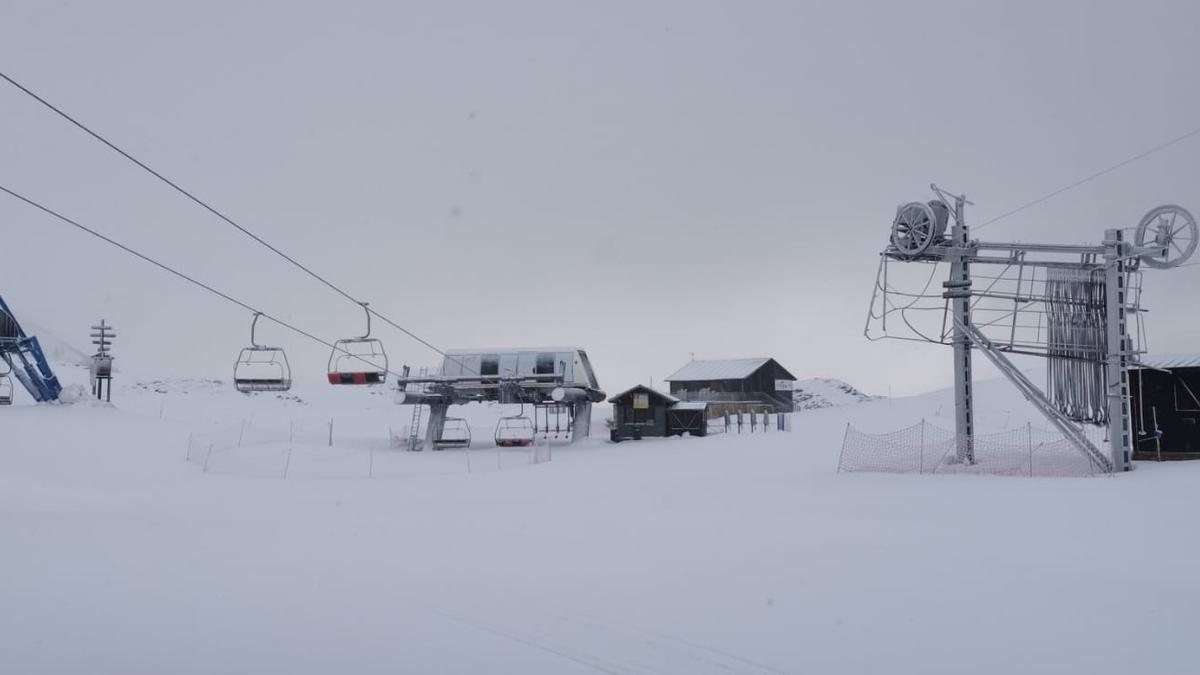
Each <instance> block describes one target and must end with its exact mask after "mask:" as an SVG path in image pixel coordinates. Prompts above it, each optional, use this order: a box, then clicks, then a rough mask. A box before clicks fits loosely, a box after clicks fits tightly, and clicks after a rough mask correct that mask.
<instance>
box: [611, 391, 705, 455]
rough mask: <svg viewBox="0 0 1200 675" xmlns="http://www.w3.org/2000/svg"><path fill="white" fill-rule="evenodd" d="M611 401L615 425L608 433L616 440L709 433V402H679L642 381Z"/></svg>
mask: <svg viewBox="0 0 1200 675" xmlns="http://www.w3.org/2000/svg"><path fill="white" fill-rule="evenodd" d="M608 401H609V403H612V406H613V427H612V430H611V432H610V434H609V435H610V437H611V438H612V440H613V441H623V440H630V439H635V440H636V439H640V438H643V437H647V436H682V435H683V434H685V433H686V434H691V435H693V436H704V435H706V434H707V433H708V417H709V409H708V407H709V406H708V404H707V403H702V402H701V403H691V402H684V401H680V400H679V399H677V398H675V397H674V396H671V395H669V394H664V393H662V392H661V391H656V390H654V389H651V388H650V387H647V386H645V385H642V384H639V385H637V386H636V387H632V388H630V389H626V390H625V391H623V392H621V393H620V394H617V395H616V396H613V397H612V398H610V399H608Z"/></svg>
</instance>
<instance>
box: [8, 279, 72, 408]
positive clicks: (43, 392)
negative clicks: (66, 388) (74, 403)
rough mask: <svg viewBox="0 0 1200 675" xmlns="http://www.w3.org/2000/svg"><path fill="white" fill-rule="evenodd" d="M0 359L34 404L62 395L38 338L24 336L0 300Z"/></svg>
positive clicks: (10, 312) (9, 311) (56, 378)
mask: <svg viewBox="0 0 1200 675" xmlns="http://www.w3.org/2000/svg"><path fill="white" fill-rule="evenodd" d="M0 359H3V360H4V362H5V363H7V364H8V365H9V367H10V368H11V369H12V374H13V377H15V378H17V381H19V382H20V383H21V384H22V385H24V386H25V389H27V390H28V391H29V395H30V396H33V400H35V401H39V402H41V401H57V400H58V395H59V394H60V393H62V385H61V384H59V383H58V377H56V376H55V375H54V371H53V370H51V369H50V364H49V363H47V362H46V355H45V354H43V353H42V346H41V345H40V344H38V339H37V338H36V337H34V336H32V335H26V334H25V331H24V330H22V329H21V324H19V323H17V317H16V316H15V315H13V313H12V310H11V309H9V308H8V305H7V304H5V302H4V298H3V297H0Z"/></svg>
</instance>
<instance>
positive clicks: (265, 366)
mask: <svg viewBox="0 0 1200 675" xmlns="http://www.w3.org/2000/svg"><path fill="white" fill-rule="evenodd" d="M260 316H262V312H255V313H254V320H253V321H251V322H250V346H249V347H244V348H243V349H242V351H241V353H240V354H238V360H237V363H236V364H234V367H233V384H234V387H236V388H237V390H238V391H240V392H242V393H243V394H248V393H250V392H255V391H287V390H289V389H291V388H292V367H291V366H290V365H289V364H288V360H287V354H286V353H284V351H283V349H281V348H279V347H266V346H263V345H260V344H258V343H257V342H256V341H255V339H254V331H255V328H256V327H257V325H258V317H260Z"/></svg>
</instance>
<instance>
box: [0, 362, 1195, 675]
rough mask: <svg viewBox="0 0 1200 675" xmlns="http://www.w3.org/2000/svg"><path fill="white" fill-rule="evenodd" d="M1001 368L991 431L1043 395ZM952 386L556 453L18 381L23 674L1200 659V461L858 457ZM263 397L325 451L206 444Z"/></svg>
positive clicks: (477, 411) (199, 394) (1, 619)
mask: <svg viewBox="0 0 1200 675" xmlns="http://www.w3.org/2000/svg"><path fill="white" fill-rule="evenodd" d="M83 375H84V373H83V372H82V371H80V370H77V369H70V370H67V371H66V372H64V374H63V376H64V379H75V380H78V379H79V378H80V377H82V376H83ZM978 394H979V396H980V414H979V424H980V427H981V429H982V430H996V429H1000V428H1004V427H1006V426H1016V425H1019V424H1023V423H1024V422H1025V421H1026V420H1027V419H1029V418H1030V411H1029V410H1028V408H1027V407H1026V406H1025V405H1024V404H1023V403H1022V402H1021V401H1020V400H1019V399H1016V398H1015V396H1014V395H1013V394H1012V393H1011V392H1010V390H1009V388H1008V387H1007V386H1006V385H1005V384H1004V383H1001V382H993V383H980V385H979V387H978ZM950 401H951V397H950V394H949V393H947V392H938V393H935V394H930V395H928V396H923V397H916V398H911V399H894V400H875V401H868V402H864V403H861V404H859V405H853V406H845V407H833V408H824V409H818V410H811V411H807V412H805V413H804V414H802V415H797V416H796V419H795V431H794V432H791V433H779V432H769V433H766V434H756V435H742V436H736V435H734V436H714V437H708V438H703V439H670V440H646V441H642V442H637V443H621V444H619V445H612V444H608V443H606V442H604V441H603V440H602V438H601V434H602V433H603V425H601V424H597V425H596V429H595V430H594V431H595V433H596V435H597V437H596V438H594V439H592V440H591V441H589V442H587V443H583V444H579V445H576V446H573V447H563V448H554V451H553V461H550V462H548V463H539V464H530V463H529V462H527V461H521V457H519V456H515V455H504V454H502V453H500V452H499V451H497V450H495V449H494V448H491V447H489V446H490V443H488V437H490V434H491V428H490V426H491V425H492V424H493V423H494V420H495V419H496V417H498V415H499V414H500V411H499V409H496V408H486V407H482V406H473V407H468V408H467V409H466V411H467V412H468V414H469V418H470V419H471V422H472V427H473V432H474V433H475V435H476V438H477V443H476V449H474V450H472V451H470V453H469V455H468V453H465V452H463V451H461V450H453V451H445V452H440V453H432V452H426V453H419V454H414V453H406V452H402V451H396V450H391V449H389V448H388V441H387V439H388V430H389V429H399V428H401V427H403V426H404V425H406V424H407V423H408V415H409V411H408V408H406V407H397V406H395V405H394V404H393V403H392V402H391V400H390V397H389V396H388V395H387V394H386V393H384V392H379V393H375V392H368V391H364V390H358V389H354V390H339V389H336V388H333V387H328V386H324V387H317V388H313V389H311V390H303V391H299V392H297V393H296V396H294V397H292V396H289V397H275V396H271V395H259V396H254V397H249V398H248V397H243V396H241V395H238V394H235V393H233V392H231V391H230V390H229V386H228V383H225V384H222V385H218V384H215V383H213V382H205V381H163V382H159V383H147V384H146V385H144V386H139V385H134V384H133V383H124V385H122V383H121V382H120V381H118V388H117V391H116V392H115V393H114V405H113V406H104V405H96V404H89V403H84V404H77V405H73V406H32V405H18V406H14V407H12V408H10V409H0V540H2V541H3V542H4V548H3V555H2V556H0V608H2V609H0V663H3V664H4V665H3V667H2V668H0V670H3V672H11V673H89V674H97V673H206V674H207V673H218V672H219V673H276V672H278V673H290V674H297V673H330V672H344V673H523V674H525V673H595V672H602V673H689V674H690V673H731V672H732V673H876V672H893V673H956V674H957V673H963V672H970V673H1015V672H1021V673H1031V672H1044V673H1050V672H1054V673H1064V672H1088V673H1129V672H1148V673H1190V672H1194V670H1195V665H1194V664H1195V661H1196V655H1195V650H1194V648H1193V647H1192V644H1193V643H1192V642H1191V639H1192V637H1193V634H1194V632H1195V629H1196V627H1197V626H1198V625H1200V593H1198V585H1200V584H1198V582H1197V580H1196V579H1197V577H1196V575H1195V573H1194V571H1195V567H1196V565H1197V563H1198V562H1200V555H1198V554H1200V544H1198V543H1197V541H1196V538H1195V536H1194V531H1195V526H1194V510H1195V509H1196V507H1197V505H1198V504H1200V497H1197V491H1196V489H1195V486H1196V484H1197V480H1198V479H1200V465H1192V464H1173V465H1154V464H1149V465H1147V464H1140V465H1139V466H1138V470H1137V471H1135V472H1133V473H1132V474H1128V475H1123V476H1120V477H1117V478H1091V479H1088V478H1081V479H1020V478H999V477H987V476H914V475H906V476H898V475H883V474H841V475H839V474H837V473H836V466H837V459H838V451H839V447H840V441H841V437H842V434H843V432H844V429H845V425H846V424H847V422H851V423H853V424H854V425H855V426H856V427H859V428H862V429H864V430H867V431H888V430H892V429H896V428H900V427H902V426H907V425H908V424H911V423H913V422H914V421H916V420H918V419H920V418H922V417H925V418H929V419H930V420H939V419H940V420H941V423H942V424H944V425H948V424H952V423H951V422H949V421H948V420H951V419H952V415H953V411H952V405H951V403H950ZM600 414H603V413H600ZM329 419H333V421H334V446H333V447H329V446H328V443H327V441H326V443H325V444H322V443H321V442H320V438H321V436H320V435H319V434H318V433H317V431H314V430H321V429H324V430H325V431H327V427H324V426H323V425H327V424H328V420H329ZM243 423H245V424H246V425H248V426H249V428H250V429H251V430H258V431H259V432H261V433H263V434H267V435H269V434H275V433H282V431H281V430H283V429H285V428H287V429H288V430H289V431H291V432H293V433H294V432H295V431H296V429H297V427H300V428H302V429H303V430H304V431H303V433H302V434H301V435H302V437H303V440H302V443H300V442H298V443H297V445H302V446H303V447H302V448H301V450H298V451H297V452H298V453H299V454H298V455H297V457H300V455H303V457H304V460H307V461H306V462H305V461H300V460H298V459H296V458H294V461H297V464H296V465H295V466H294V467H293V470H291V471H290V472H289V473H288V477H287V478H286V479H284V478H283V477H282V474H276V473H274V472H273V471H274V468H275V467H277V462H278V459H279V457H280V455H279V454H278V453H277V454H275V455H273V456H269V457H268V458H267V459H266V460H263V461H261V462H257V463H256V461H255V456H256V455H257V456H259V459H261V456H262V455H263V453H264V452H266V451H265V450H264V447H265V445H267V444H256V443H255V442H251V441H246V442H245V444H244V445H243V447H242V448H235V449H234V450H232V451H231V452H232V453H233V454H231V455H229V457H230V458H232V459H230V460H228V462H227V463H225V464H222V465H220V468H223V469H225V470H222V471H218V470H209V471H205V470H204V468H203V466H202V463H198V462H196V461H190V462H189V461H186V460H185V454H186V453H187V449H188V445H189V436H191V437H193V438H195V437H196V436H198V435H203V434H210V435H211V434H217V433H232V432H230V431H229V430H230V429H237V430H238V431H239V432H240V431H241V429H242V428H243ZM267 454H268V455H269V453H267ZM468 457H470V459H471V461H472V468H471V471H470V472H468V468H467V458H468ZM497 459H499V461H497ZM506 459H507V460H510V461H508V462H507V463H505V460H506ZM371 461H373V462H375V466H374V469H375V471H374V472H373V473H370V474H368V473H367V469H364V467H365V466H367V465H368V462H371ZM264 466H265V467H268V468H269V469H270V470H265V469H263V467H264ZM216 468H218V467H217V466H216V465H213V466H210V469H216ZM260 469H262V470H260ZM368 475H369V476H371V477H368Z"/></svg>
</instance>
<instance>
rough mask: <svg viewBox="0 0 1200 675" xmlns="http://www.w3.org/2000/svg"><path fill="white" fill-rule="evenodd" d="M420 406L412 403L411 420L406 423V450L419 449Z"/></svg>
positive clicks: (413, 450)
mask: <svg viewBox="0 0 1200 675" xmlns="http://www.w3.org/2000/svg"><path fill="white" fill-rule="evenodd" d="M422 407H423V406H421V405H420V404H415V405H413V413H412V421H411V422H409V425H408V451H409V452H417V451H418V450H421V408H422Z"/></svg>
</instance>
